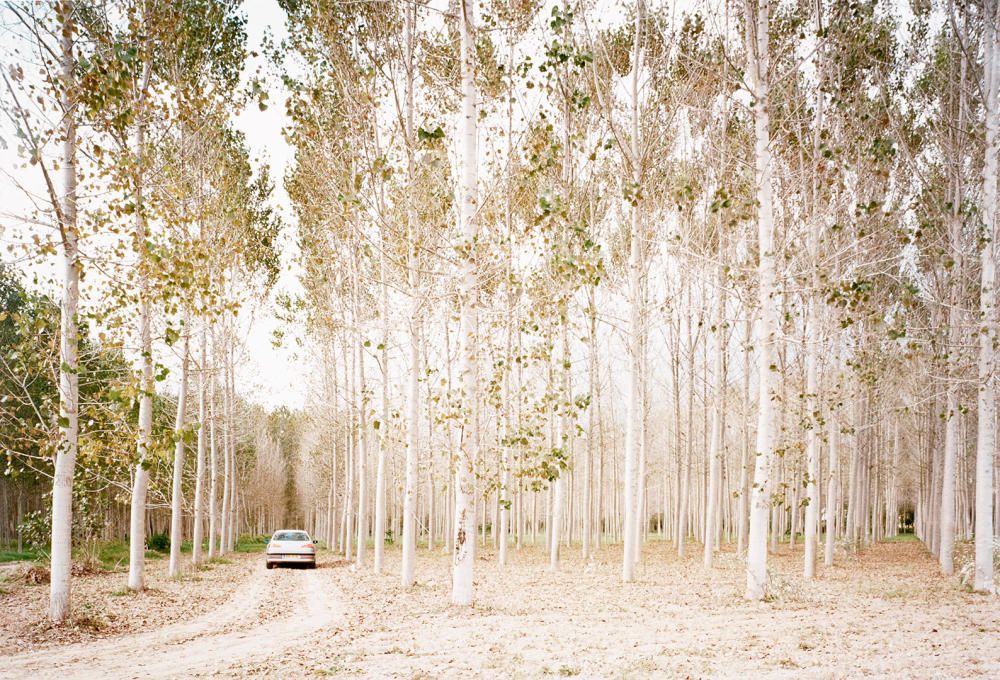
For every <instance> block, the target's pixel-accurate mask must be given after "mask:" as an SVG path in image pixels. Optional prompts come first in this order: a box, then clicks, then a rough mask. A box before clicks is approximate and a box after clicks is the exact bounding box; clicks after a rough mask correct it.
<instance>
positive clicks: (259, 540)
mask: <svg viewBox="0 0 1000 680" xmlns="http://www.w3.org/2000/svg"><path fill="white" fill-rule="evenodd" d="M269 539H270V537H269V536H240V540H239V541H237V542H236V549H235V552H238V553H262V552H264V549H265V548H267V542H268V540H269Z"/></svg>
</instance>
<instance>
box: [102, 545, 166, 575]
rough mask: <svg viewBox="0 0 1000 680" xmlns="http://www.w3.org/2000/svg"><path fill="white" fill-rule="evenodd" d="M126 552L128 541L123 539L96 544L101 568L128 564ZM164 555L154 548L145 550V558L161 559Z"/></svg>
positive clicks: (112, 567)
mask: <svg viewBox="0 0 1000 680" xmlns="http://www.w3.org/2000/svg"><path fill="white" fill-rule="evenodd" d="M128 552H129V546H128V543H126V542H124V541H109V542H107V543H101V544H100V545H98V546H97V549H96V551H95V554H96V557H97V561H98V562H99V563H100V565H101V569H103V570H105V571H115V570H116V569H119V568H121V567H123V566H128V559H129V554H128ZM164 556H165V555H164V553H160V552H157V551H155V550H147V551H146V559H147V560H161V559H163V558H164Z"/></svg>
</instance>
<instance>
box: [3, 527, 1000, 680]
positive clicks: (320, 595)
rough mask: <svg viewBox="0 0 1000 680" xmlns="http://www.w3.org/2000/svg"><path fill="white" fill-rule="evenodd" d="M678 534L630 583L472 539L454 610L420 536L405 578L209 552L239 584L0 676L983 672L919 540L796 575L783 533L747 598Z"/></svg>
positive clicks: (723, 565) (733, 566) (569, 557)
mask: <svg viewBox="0 0 1000 680" xmlns="http://www.w3.org/2000/svg"><path fill="white" fill-rule="evenodd" d="M691 548H692V549H691V552H692V553H697V554H693V555H690V556H689V557H687V558H686V559H684V560H679V559H678V558H677V557H676V556H675V555H674V554H673V551H672V550H670V549H669V547H668V546H667V545H664V544H658V543H654V544H652V545H650V546H647V548H646V550H645V553H644V556H643V563H644V566H643V569H642V570H641V572H640V574H639V579H638V581H637V582H635V583H632V584H622V583H621V582H620V578H619V574H620V562H619V561H620V551H618V550H616V549H614V548H611V549H605V550H602V551H600V552H599V553H598V554H597V556H596V558H595V560H594V561H593V562H591V563H589V564H584V563H583V562H582V561H581V560H580V559H579V557H578V550H572V551H567V552H566V553H565V555H564V559H563V563H562V570H561V571H560V572H559V573H551V572H549V571H548V570H547V569H546V567H545V556H544V555H543V554H542V552H541V551H540V550H533V549H531V548H525V549H524V550H522V551H520V552H517V551H514V550H511V564H510V565H508V567H507V568H505V569H503V570H501V569H500V568H499V567H498V566H497V565H496V562H495V560H494V559H493V556H492V552H491V551H486V550H483V551H481V553H480V556H479V557H480V559H478V560H477V563H476V570H477V572H476V588H477V589H476V594H477V600H476V604H475V606H474V607H473V608H471V609H461V608H456V607H452V606H451V605H450V604H448V592H449V587H450V579H449V573H448V559H447V556H445V555H442V554H441V553H440V552H439V551H435V552H434V553H428V552H426V550H422V551H421V552H420V554H419V560H418V580H419V584H418V586H417V587H416V588H415V589H414V590H413V591H412V592H409V593H407V592H404V591H403V590H402V589H401V588H400V587H399V585H398V576H397V574H398V567H399V553H398V551H396V550H390V551H388V552H387V560H386V562H387V564H386V567H387V572H388V573H387V575H383V576H375V575H373V574H372V573H371V572H370V569H364V570H361V571H354V570H353V569H351V568H348V567H346V566H344V563H337V564H331V563H330V562H329V561H327V562H326V563H322V562H321V567H323V568H320V569H317V570H315V571H298V570H273V571H265V570H264V569H263V566H262V565H261V564H260V563H259V561H256V560H251V561H248V562H246V564H245V565H244V564H243V563H237V564H234V565H227V566H226V567H224V568H220V571H228V572H230V573H231V574H232V575H233V581H235V582H238V584H239V585H238V586H237V587H236V589H235V591H234V592H233V594H232V595H231V596H230V598H229V599H228V601H226V602H224V603H223V604H222V606H220V607H217V608H216V609H214V610H211V611H208V612H206V613H202V614H198V615H195V616H193V617H191V618H190V619H189V620H188V621H186V622H185V623H178V624H172V625H168V626H166V627H164V628H157V629H154V630H152V631H150V632H148V633H144V634H141V635H138V636H136V635H124V636H121V635H119V636H116V637H111V638H109V639H106V640H94V641H90V642H85V643H78V644H74V645H63V646H58V647H55V646H53V647H50V648H49V649H46V650H44V651H42V652H33V653H28V654H19V655H15V656H6V657H3V656H0V677H7V676H8V674H10V675H9V676H10V677H24V676H26V675H31V676H33V677H40V678H44V677H56V676H58V677H60V678H71V677H138V678H144V677H213V678H214V677H232V678H237V677H301V676H307V677H371V678H451V677H456V678H457V677H463V678H468V677H477V678H540V677H548V676H556V677H560V676H561V677H582V678H591V677H602V678H603V677H608V678H654V677H656V678H659V677H692V678H701V677H706V678H708V677H722V678H730V677H731V678H736V677H776V678H802V677H809V678H813V677H816V678H855V677H859V678H860V677H901V678H964V677H983V678H990V677H1000V598H997V597H991V596H981V595H972V594H969V593H966V592H963V591H962V590H961V589H960V588H959V586H958V584H957V582H956V581H952V580H944V579H941V578H939V577H938V576H937V572H936V568H935V565H934V563H933V561H932V560H931V559H930V558H929V557H928V556H927V554H926V552H925V551H924V550H923V548H922V547H921V546H920V545H919V544H918V543H914V542H901V543H885V544H880V545H877V546H875V547H873V548H871V549H870V550H868V551H866V552H865V553H863V554H862V555H860V556H852V555H847V554H839V555H838V565H837V566H835V567H833V568H830V569H825V568H821V569H820V573H819V578H818V579H817V580H815V581H813V582H811V583H806V582H804V581H803V580H802V579H801V578H800V577H799V576H798V573H799V571H800V568H801V566H800V564H801V552H800V550H799V549H796V551H794V552H793V553H789V551H788V549H787V547H784V548H783V551H782V552H781V554H779V555H777V556H772V558H771V569H772V574H773V581H774V583H775V586H776V587H775V590H776V597H775V599H774V600H772V601H770V602H767V603H764V604H750V603H746V602H744V601H743V600H742V598H741V597H740V595H741V593H742V589H743V578H744V576H743V570H742V565H741V563H740V562H739V561H738V560H737V558H736V556H735V555H733V554H732V553H724V554H722V555H720V556H719V558H718V560H717V566H716V567H715V568H713V569H712V570H711V571H710V572H706V571H705V570H704V569H703V568H702V566H701V564H700V562H701V560H700V551H697V550H696V547H695V546H694V545H692V546H691ZM205 585H206V587H207V586H208V584H205ZM216 586H218V584H216ZM16 597H17V596H16V595H15V598H16ZM4 599H5V597H4V596H0V603H2V602H3V600H4Z"/></svg>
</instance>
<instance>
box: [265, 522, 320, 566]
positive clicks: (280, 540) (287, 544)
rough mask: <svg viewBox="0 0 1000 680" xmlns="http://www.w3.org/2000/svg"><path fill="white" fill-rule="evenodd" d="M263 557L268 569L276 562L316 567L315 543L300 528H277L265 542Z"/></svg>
mask: <svg viewBox="0 0 1000 680" xmlns="http://www.w3.org/2000/svg"><path fill="white" fill-rule="evenodd" d="M264 559H265V563H266V564H267V568H268V569H274V565H276V564H304V565H306V567H307V568H309V569H315V568H316V544H315V543H313V541H312V539H311V538H309V534H307V533H306V532H304V531H302V530H300V529H279V530H278V531H275V532H274V535H273V536H271V540H270V541H268V542H267V550H265V551H264Z"/></svg>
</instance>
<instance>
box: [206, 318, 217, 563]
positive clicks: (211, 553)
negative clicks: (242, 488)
mask: <svg viewBox="0 0 1000 680" xmlns="http://www.w3.org/2000/svg"><path fill="white" fill-rule="evenodd" d="M212 348H213V350H214V349H215V333H214V331H213V333H212ZM206 361H207V359H206ZM203 370H204V367H203ZM217 381H218V378H217V377H216V375H215V367H214V366H213V367H212V371H211V373H210V374H209V376H208V443H209V447H208V451H209V454H208V559H210V560H211V559H214V558H215V557H216V555H218V553H219V551H218V547H217V546H218V545H219V544H218V541H217V539H218V536H219V518H218V512H217V511H216V500H217V499H218V497H219V456H218V450H217V449H216V442H217V438H216V432H215V421H216V409H217V408H218V405H217V403H216V395H215V384H216V382H217Z"/></svg>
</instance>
